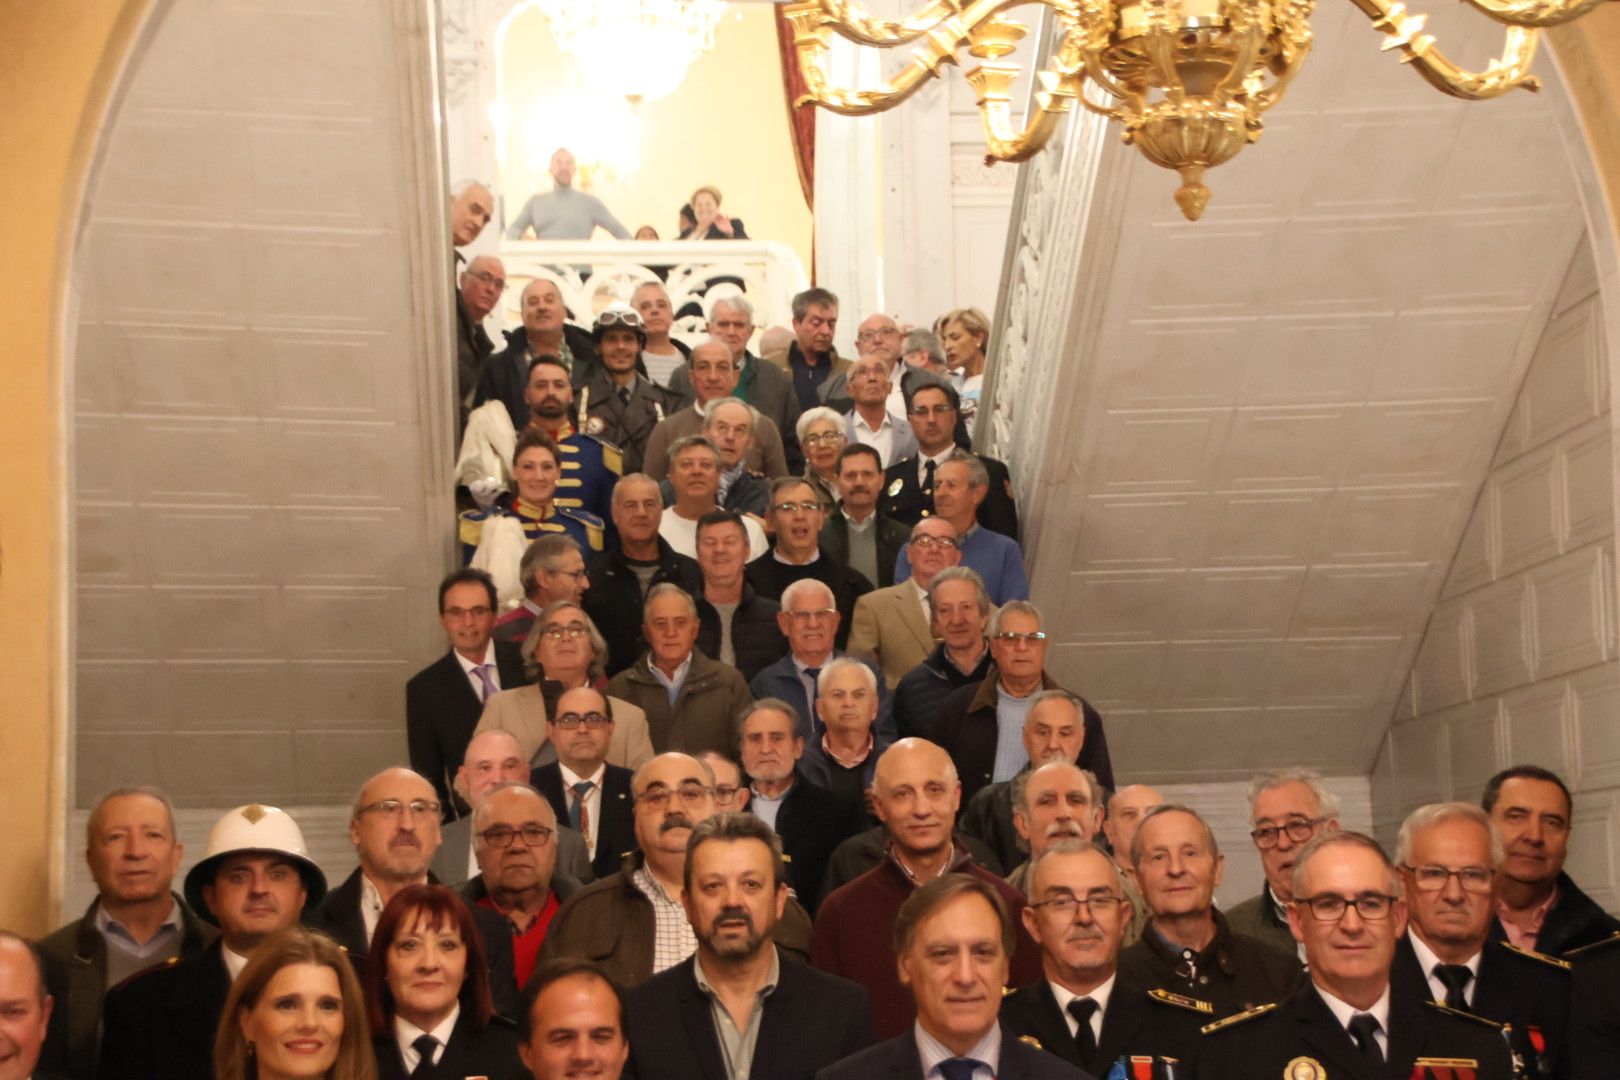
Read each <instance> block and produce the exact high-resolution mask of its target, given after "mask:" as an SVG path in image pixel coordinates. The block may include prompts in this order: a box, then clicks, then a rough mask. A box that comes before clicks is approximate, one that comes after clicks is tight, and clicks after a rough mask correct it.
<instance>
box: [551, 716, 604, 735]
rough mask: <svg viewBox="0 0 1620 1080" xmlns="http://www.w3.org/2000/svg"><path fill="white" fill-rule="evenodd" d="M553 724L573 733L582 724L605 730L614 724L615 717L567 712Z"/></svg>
mask: <svg viewBox="0 0 1620 1080" xmlns="http://www.w3.org/2000/svg"><path fill="white" fill-rule="evenodd" d="M552 723H553V724H556V725H557V726H558V727H560V728H562V729H563V730H564V731H573V730H574V729H575V728H577V727H579V726H580V725H581V724H584V725H585V726H586V727H593V728H605V727H607V726H608V725H609V724H611V723H613V717H611V716H604V715H602V714H601V713H599V712H588V713H577V712H565V713H563V714H562V715H561V716H559V717H557V718H556V719H555V720H553V721H552Z"/></svg>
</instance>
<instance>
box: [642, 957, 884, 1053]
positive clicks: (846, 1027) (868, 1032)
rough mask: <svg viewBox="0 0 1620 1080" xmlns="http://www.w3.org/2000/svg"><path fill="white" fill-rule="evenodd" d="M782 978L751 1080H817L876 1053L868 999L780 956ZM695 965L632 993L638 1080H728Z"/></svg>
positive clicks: (763, 1021) (688, 963)
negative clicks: (837, 1065)
mask: <svg viewBox="0 0 1620 1080" xmlns="http://www.w3.org/2000/svg"><path fill="white" fill-rule="evenodd" d="M778 956H779V957H780V963H781V975H780V977H779V978H778V979H777V982H776V989H775V990H774V991H772V992H771V994H770V996H769V997H767V998H766V999H765V1004H764V1008H763V1011H762V1013H761V1015H760V1022H759V1041H758V1042H756V1043H755V1044H754V1059H753V1061H752V1063H751V1064H750V1066H749V1069H748V1075H749V1077H750V1080H810V1078H811V1077H813V1076H815V1075H816V1072H817V1071H818V1070H820V1069H823V1068H825V1067H826V1066H828V1065H831V1064H832V1063H833V1062H835V1061H838V1060H839V1059H840V1058H844V1057H848V1056H849V1055H850V1054H853V1053H856V1052H858V1051H860V1050H864V1049H866V1048H867V1047H868V1046H871V1045H872V1040H873V1035H872V1015H871V1005H870V1002H869V1001H868V999H867V996H866V991H865V990H863V989H861V987H859V986H857V985H856V984H855V983H852V982H850V981H849V980H848V979H840V978H839V977H838V976H836V975H828V974H826V973H825V972H821V971H817V970H816V969H815V968H813V967H811V966H810V965H809V964H805V963H801V962H800V961H798V960H795V959H793V958H792V957H791V956H789V955H787V954H786V953H782V952H778ZM696 964H697V959H696V957H695V956H694V957H691V958H688V959H687V960H684V961H682V962H681V963H680V964H677V965H676V966H675V967H672V968H670V969H669V970H668V971H664V972H661V973H660V974H657V975H654V976H653V977H652V978H651V979H649V980H647V981H646V982H644V983H642V984H641V985H640V986H638V987H636V988H635V989H634V990H632V991H630V996H629V1000H628V1002H627V1005H626V1009H625V1025H624V1026H625V1034H626V1035H627V1036H628V1037H629V1040H630V1060H629V1062H628V1063H627V1064H626V1066H625V1070H624V1075H625V1076H626V1077H629V1078H634V1080H727V1078H728V1077H730V1075H731V1074H730V1073H729V1072H728V1071H726V1068H725V1055H724V1053H723V1052H722V1051H721V1049H720V1040H719V1038H718V1037H717V1036H716V1035H715V1031H714V1014H713V1013H712V1012H711V1011H710V1006H709V998H708V996H707V995H705V994H704V993H703V990H702V988H701V987H699V986H698V982H697V977H696V976H695V975H694V974H693V968H694V967H695V965H696Z"/></svg>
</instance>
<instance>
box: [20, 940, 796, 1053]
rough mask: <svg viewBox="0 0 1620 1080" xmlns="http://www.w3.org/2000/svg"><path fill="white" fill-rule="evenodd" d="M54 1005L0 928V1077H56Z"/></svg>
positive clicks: (40, 973) (36, 964)
mask: <svg viewBox="0 0 1620 1080" xmlns="http://www.w3.org/2000/svg"><path fill="white" fill-rule="evenodd" d="M54 1005H55V1001H54V999H53V998H52V997H51V994H50V990H49V988H48V987H47V986H46V985H45V961H44V959H43V958H42V957H41V956H40V954H39V952H38V951H37V950H36V949H35V947H34V946H33V945H31V944H29V942H28V941H27V940H26V939H25V938H22V937H19V936H18V935H16V934H13V933H12V932H11V931H9V930H0V1080H54V1074H48V1073H46V1072H44V1071H36V1069H35V1066H36V1065H38V1064H39V1061H40V1053H41V1051H42V1050H43V1049H44V1045H45V1039H46V1032H47V1031H48V1030H49V1027H50V1020H51V1012H52V1007H53V1006H54ZM76 1075H78V1076H88V1075H89V1074H88V1073H78V1074H76ZM806 1075H807V1076H808V1075H809V1074H808V1073H807V1074H806Z"/></svg>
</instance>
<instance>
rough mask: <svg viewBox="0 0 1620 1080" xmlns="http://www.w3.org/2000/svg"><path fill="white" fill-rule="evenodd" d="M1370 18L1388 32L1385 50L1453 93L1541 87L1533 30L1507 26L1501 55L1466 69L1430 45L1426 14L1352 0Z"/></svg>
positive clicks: (1376, 0)
mask: <svg viewBox="0 0 1620 1080" xmlns="http://www.w3.org/2000/svg"><path fill="white" fill-rule="evenodd" d="M1352 3H1354V4H1355V5H1356V7H1358V8H1360V9H1361V10H1362V11H1364V12H1366V13H1367V15H1369V16H1370V17H1371V18H1372V20H1373V29H1374V30H1380V31H1382V32H1383V33H1385V34H1387V35H1388V36H1389V40H1388V41H1386V42H1384V49H1385V51H1386V52H1387V51H1389V50H1391V49H1399V50H1400V51H1401V53H1402V54H1403V55H1402V57H1401V60H1402V62H1403V63H1409V64H1411V65H1412V66H1413V67H1414V68H1415V69H1417V73H1418V74H1419V75H1421V76H1423V78H1424V80H1425V81H1427V82H1428V84H1429V85H1430V86H1432V87H1434V88H1435V89H1436V90H1439V91H1441V92H1442V93H1446V94H1450V95H1451V96H1452V97H1459V98H1466V99H1468V100H1470V101H1483V100H1485V99H1487V98H1494V97H1501V96H1502V95H1503V94H1505V93H1507V92H1508V91H1509V90H1516V89H1518V88H1520V87H1523V88H1524V89H1526V90H1539V89H1541V82H1540V81H1539V80H1538V79H1537V78H1536V77H1535V76H1533V75H1531V74H1530V62H1531V61H1532V60H1533V59H1535V55H1536V31H1534V30H1526V29H1524V28H1523V27H1518V26H1510V27H1508V30H1507V36H1506V39H1505V40H1504V42H1503V45H1502V55H1501V56H1499V57H1497V58H1496V59H1494V60H1492V61H1491V62H1490V63H1489V64H1487V65H1486V67H1485V70H1484V71H1468V70H1466V69H1464V68H1460V67H1458V66H1457V65H1456V64H1454V63H1452V62H1451V61H1450V60H1449V59H1447V58H1446V54H1445V53H1443V52H1441V51H1440V50H1439V49H1438V48H1436V47H1435V43H1434V38H1433V37H1432V36H1431V35H1429V34H1425V33H1423V24H1424V23H1425V22H1426V21H1427V20H1428V16H1427V15H1413V14H1411V13H1409V12H1408V11H1407V10H1406V6H1405V5H1404V4H1402V3H1400V0H1394V2H1392V3H1386V2H1385V0H1352Z"/></svg>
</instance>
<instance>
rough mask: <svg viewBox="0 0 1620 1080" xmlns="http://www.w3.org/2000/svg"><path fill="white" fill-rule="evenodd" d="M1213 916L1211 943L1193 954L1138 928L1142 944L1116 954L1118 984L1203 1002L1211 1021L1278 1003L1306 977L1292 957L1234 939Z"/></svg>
mask: <svg viewBox="0 0 1620 1080" xmlns="http://www.w3.org/2000/svg"><path fill="white" fill-rule="evenodd" d="M1213 914H1214V916H1215V937H1214V938H1212V939H1211V940H1210V943H1209V944H1208V945H1206V946H1205V947H1204V949H1203V951H1202V952H1199V953H1197V954H1192V951H1191V950H1184V949H1181V948H1178V947H1174V946H1171V945H1169V944H1167V943H1166V942H1165V940H1164V939H1163V938H1162V937H1160V936H1159V932H1158V931H1157V930H1155V929H1154V927H1153V920H1152V919H1149V920H1148V922H1147V925H1146V926H1144V927H1143V928H1142V940H1140V941H1138V942H1137V943H1136V944H1135V945H1132V946H1130V947H1129V948H1127V949H1125V950H1123V951H1122V952H1121V953H1120V954H1119V975H1120V978H1121V979H1122V980H1123V981H1125V982H1129V983H1132V984H1134V985H1136V986H1143V987H1147V988H1148V989H1150V990H1152V989H1159V990H1168V991H1170V992H1171V993H1172V994H1181V995H1182V996H1184V997H1190V998H1196V999H1198V1000H1199V1001H1207V1002H1209V1003H1210V1004H1211V1005H1213V1006H1214V1007H1215V1012H1214V1015H1213V1016H1212V1017H1211V1019H1219V1018H1220V1017H1223V1016H1231V1015H1232V1014H1233V1013H1239V1012H1242V1011H1244V1010H1245V1009H1252V1008H1254V1007H1255V1006H1256V1005H1264V1004H1267V1003H1268V1002H1273V1001H1280V1000H1282V999H1283V998H1285V997H1287V996H1288V995H1289V994H1291V993H1293V991H1294V990H1295V989H1296V988H1297V987H1298V986H1299V984H1300V982H1301V980H1302V974H1303V971H1304V969H1303V968H1302V967H1301V966H1300V963H1299V960H1298V959H1297V958H1296V957H1292V956H1287V955H1284V954H1283V953H1280V952H1278V951H1277V950H1276V949H1273V948H1271V947H1270V946H1268V945H1263V944H1261V943H1260V942H1259V941H1256V940H1255V939H1254V938H1251V937H1247V936H1245V935H1243V934H1234V933H1233V932H1232V930H1231V928H1230V927H1229V926H1227V925H1226V916H1224V915H1222V914H1221V913H1220V912H1219V911H1215V912H1213ZM1189 958H1190V960H1191V963H1189V962H1188V961H1189Z"/></svg>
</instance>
